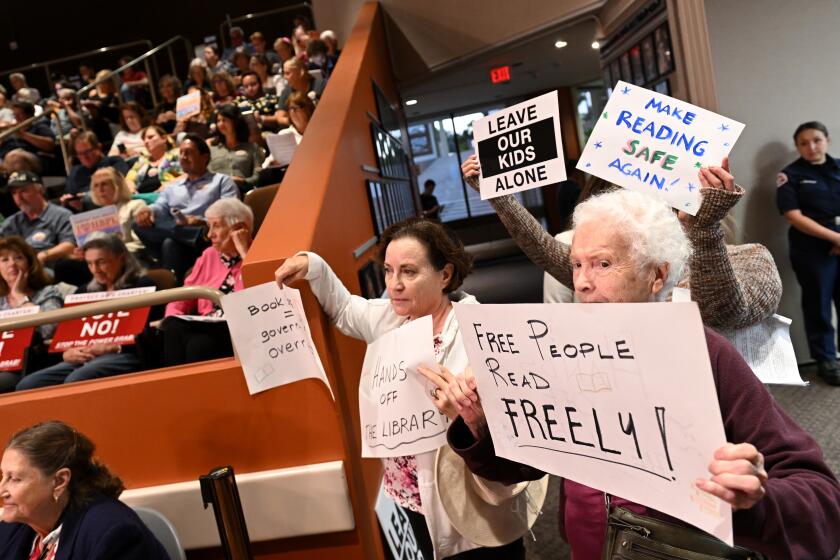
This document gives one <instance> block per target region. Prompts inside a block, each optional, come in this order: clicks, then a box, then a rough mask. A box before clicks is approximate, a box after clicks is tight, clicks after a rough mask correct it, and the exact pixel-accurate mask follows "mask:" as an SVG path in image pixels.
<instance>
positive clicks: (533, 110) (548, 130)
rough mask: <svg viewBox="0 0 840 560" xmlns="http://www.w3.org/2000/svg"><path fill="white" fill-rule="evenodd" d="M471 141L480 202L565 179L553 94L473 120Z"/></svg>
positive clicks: (555, 94) (557, 114)
mask: <svg viewBox="0 0 840 560" xmlns="http://www.w3.org/2000/svg"><path fill="white" fill-rule="evenodd" d="M473 139H474V140H475V144H476V148H477V150H478V161H479V163H480V164H481V177H480V178H479V185H480V187H481V198H482V200H487V199H488V198H495V197H497V196H502V195H505V194H513V193H517V192H520V191H525V190H528V189H535V188H537V187H543V186H545V185H550V184H552V183H558V182H560V181H564V180H565V179H566V164H565V162H564V160H563V142H562V140H561V137H560V108H559V105H558V103H557V92H556V91H552V92H550V93H546V94H544V95H540V96H539V97H535V98H533V99H529V100H528V101H525V102H523V103H519V104H517V105H514V106H513V107H508V108H507V109H505V110H503V111H499V112H497V113H493V114H492V115H490V116H488V117H484V118H483V119H479V120H477V121H475V123H473Z"/></svg>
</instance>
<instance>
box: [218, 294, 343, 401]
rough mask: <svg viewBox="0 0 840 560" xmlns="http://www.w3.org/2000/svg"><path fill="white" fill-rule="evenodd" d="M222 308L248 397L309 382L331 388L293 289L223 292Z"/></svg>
mask: <svg viewBox="0 0 840 560" xmlns="http://www.w3.org/2000/svg"><path fill="white" fill-rule="evenodd" d="M222 309H223V310H224V312H225V318H226V319H227V324H228V328H229V329H230V338H231V341H232V342H233V347H234V348H235V349H236V355H237V357H238V358H239V363H240V364H241V365H242V371H243V373H244V374H245V382H246V383H247V385H248V392H249V393H250V394H252V395H254V394H256V393H260V392H262V391H266V390H268V389H273V388H275V387H280V386H281V385H288V384H289V383H292V382H294V381H300V380H301V379H309V378H314V379H320V380H321V381H323V382H324V385H326V386H327V388H329V387H330V383H329V381H328V380H327V375H326V373H324V366H323V365H322V364H321V358H320V357H319V356H318V352H317V350H316V349H315V344H314V343H313V342H312V335H311V334H310V332H309V324H308V323H307V322H306V314H305V313H304V311H303V303H302V301H301V299H300V292H299V291H298V290H295V289H294V288H289V287H283V288H282V289H281V288H280V287H279V286H278V285H277V284H276V283H274V282H267V283H265V284H260V285H259V286H254V287H253V288H247V289H245V290H241V291H238V292H234V293H231V294H227V295H226V296H224V297H223V298H222ZM330 392H332V390H331V389H330Z"/></svg>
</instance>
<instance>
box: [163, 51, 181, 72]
mask: <svg viewBox="0 0 840 560" xmlns="http://www.w3.org/2000/svg"><path fill="white" fill-rule="evenodd" d="M166 54H167V55H169V68H170V69H171V71H172V75H173V76H177V75H178V70H176V69H175V57H174V56H173V55H172V45H169V46H168V47H166Z"/></svg>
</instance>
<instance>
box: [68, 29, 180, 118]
mask: <svg viewBox="0 0 840 560" xmlns="http://www.w3.org/2000/svg"><path fill="white" fill-rule="evenodd" d="M177 41H183V42H184V46H185V47H186V49H187V53H188V55H187V59H188V60H187V61H188V62H189V60H190V59H191V57H192V53H193V48H192V43H191V42H190V40H189V39H187V38H186V37H184V36H183V35H176V36H174V37H172V38H171V39H169V40H167V41H164V42H163V43H161V44H160V45H158V46H156V47H154V48H153V49H150V50H148V51H146V52H145V53H143V54H141V55H140V56H138V57H137V58H135V59H134V60H131V61H129V62H127V63H125V64H123V65H122V66H120V67H119V68H117V69H116V70H112V71H111V72H109V73H108V74H106V75H105V76H102V77H101V78H98V79H96V80H94V81H92V82H91V83H89V84H88V85H86V86H84V87H82V88H81V89H79V91H77V92H76V106H77V107H81V105H80V103H81V97H82V95H84V94H85V93H87V92H89V91H90V90H92V89H93V88H95V87H96V86H97V85H99V84H101V83H102V82H105V81H108V80H111V79H113V78H114V76H117V75H119V74H120V73H121V72H123V71H125V70H126V69H128V68H131V67H132V66H134V65H135V64H138V63H140V62H143V63H144V65H145V67H146V77H147V78H148V79H149V93H150V94H151V96H152V103H153V104H154V105H157V88H156V87H155V84H154V79H153V78H152V71H151V68H150V67H149V59H150V58H151V57H153V56H154V55H156V54H157V53H159V52H160V51H162V50H163V49H168V52H169V64H170V67H171V69H172V74H173V75H177V74H178V70H177V69H176V68H175V57H174V56H173V55H172V45H173V44H175V43H176V42H177Z"/></svg>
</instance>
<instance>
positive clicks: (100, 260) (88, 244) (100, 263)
mask: <svg viewBox="0 0 840 560" xmlns="http://www.w3.org/2000/svg"><path fill="white" fill-rule="evenodd" d="M82 253H83V254H84V259H85V262H86V263H87V266H88V269H89V270H90V274H91V276H92V277H93V279H92V280H91V281H90V282H88V284H87V285H85V286H82V287H81V288H80V289H79V291H78V292H77V293H91V292H114V291H117V290H127V289H129V288H142V287H147V286H154V285H155V284H154V282H152V280H151V279H149V277H147V276H146V275H145V270H143V268H142V267H141V266H140V263H139V262H138V261H137V259H136V258H134V256H133V255H132V254H131V253H130V252H129V251H128V249H127V248H126V246H125V243H123V241H122V239H120V237H119V236H118V235H115V234H112V233H101V232H95V233H92V234H91V235H90V236H89V237H88V238H87V241H85V244H84V246H83V247H82ZM62 358H63V360H64V361H62V362H60V363H58V364H56V365H54V366H50V367H48V368H44V369H42V370H39V371H36V372H34V373H30V374H29V375H26V376H24V378H23V379H21V380H20V382H19V383H18V384H17V387H16V388H15V390H16V391H23V390H26V389H36V388H38V387H48V386H50V385H61V384H62V383H73V382H74V381H86V380H88V379H98V378H100V377H110V376H112V375H119V374H121V373H131V372H133V371H139V370H140V369H141V368H142V365H143V362H142V360H141V359H140V357H139V356H138V355H137V353H136V352H135V351H134V345H125V346H122V345H119V344H93V345H90V346H84V347H78V348H71V349H70V350H65V351H64V353H63V354H62Z"/></svg>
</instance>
